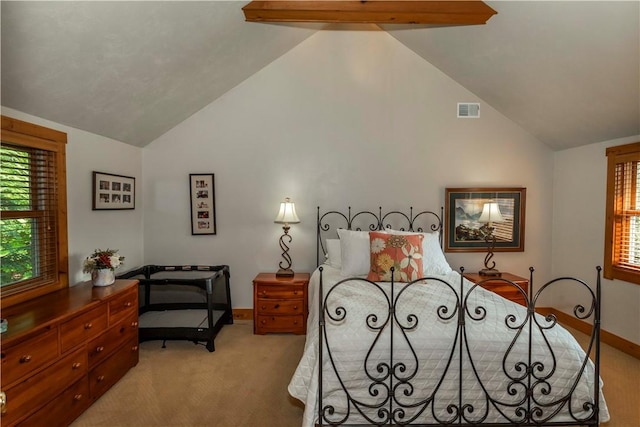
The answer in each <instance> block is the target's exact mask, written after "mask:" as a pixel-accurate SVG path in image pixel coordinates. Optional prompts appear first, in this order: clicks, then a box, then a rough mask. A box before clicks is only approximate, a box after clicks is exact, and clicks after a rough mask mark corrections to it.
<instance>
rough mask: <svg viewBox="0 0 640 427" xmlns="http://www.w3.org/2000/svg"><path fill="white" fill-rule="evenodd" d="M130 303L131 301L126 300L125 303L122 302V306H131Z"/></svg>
mask: <svg viewBox="0 0 640 427" xmlns="http://www.w3.org/2000/svg"><path fill="white" fill-rule="evenodd" d="M131 305H132V304H131V301H127V302H125V303H124V306H125V307H131Z"/></svg>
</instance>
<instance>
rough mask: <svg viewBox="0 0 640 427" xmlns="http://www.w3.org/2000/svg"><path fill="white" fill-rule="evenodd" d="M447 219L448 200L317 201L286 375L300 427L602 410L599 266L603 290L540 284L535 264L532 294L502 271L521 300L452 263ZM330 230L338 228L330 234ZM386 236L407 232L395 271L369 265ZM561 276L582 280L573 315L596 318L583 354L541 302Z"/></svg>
mask: <svg viewBox="0 0 640 427" xmlns="http://www.w3.org/2000/svg"><path fill="white" fill-rule="evenodd" d="M441 231H442V210H440V212H439V213H435V212H431V211H422V212H418V213H415V214H414V212H413V208H410V210H409V212H408V213H403V212H400V211H390V212H383V211H382V208H378V211H377V212H374V211H360V212H355V213H352V212H351V208H349V209H348V211H347V212H339V211H328V212H325V213H322V212H321V211H320V208H318V219H317V235H318V254H317V259H318V264H319V267H318V269H317V270H316V271H315V272H314V273H313V274H312V277H311V281H310V284H309V310H310V312H309V319H308V323H307V325H308V328H307V340H306V343H305V349H304V353H303V356H302V358H301V360H300V362H299V364H298V366H297V368H296V371H295V373H294V375H293V377H292V379H291V381H290V383H289V387H288V389H289V393H290V394H291V395H292V396H293V397H295V398H297V399H299V400H301V401H302V402H303V403H304V404H305V412H304V417H303V423H302V425H303V427H311V426H314V425H320V426H324V425H344V426H348V425H351V426H355V425H360V426H369V425H411V426H441V425H466V426H481V425H482V426H504V425H519V426H540V425H563V426H570V425H574V426H577V425H588V426H598V425H599V423H600V422H605V421H608V419H609V413H608V410H607V406H606V402H605V400H604V398H603V396H602V391H601V386H602V384H601V381H600V379H599V361H600V360H599V359H600V347H599V327H600V318H599V316H600V307H599V297H600V279H599V269H597V270H596V273H595V276H596V285H595V286H594V288H595V290H594V289H592V287H591V286H589V285H588V284H587V283H586V282H584V281H582V280H580V279H575V278H568V277H562V278H558V279H555V280H552V281H550V282H548V283H546V284H544V285H542V286H536V288H537V291H536V292H535V293H534V286H533V284H534V282H533V275H534V272H533V269H531V273H530V274H531V281H530V284H531V286H530V287H529V292H528V293H525V292H524V291H523V290H522V289H521V288H520V287H519V286H518V285H517V284H515V283H512V282H509V281H507V280H505V284H508V285H509V286H514V287H515V288H516V289H517V290H518V291H519V292H521V293H522V294H523V297H524V298H525V301H526V303H527V304H526V306H521V305H519V304H515V303H513V302H511V301H509V300H506V299H504V298H503V297H501V296H499V295H497V294H494V293H492V292H489V291H487V290H485V289H483V288H482V287H481V286H480V284H473V283H471V282H469V281H467V280H466V279H464V278H463V276H462V274H461V273H462V271H461V272H458V271H453V270H452V269H451V267H450V266H449V265H448V263H447V262H446V259H445V257H444V254H443V253H442V249H441V246H442V233H441ZM336 232H337V234H338V235H339V237H340V239H339V240H336V239H335V238H331V237H328V236H332V234H333V236H335V234H336ZM333 236H332V237H333ZM416 236H417V237H416ZM378 238H384V239H386V240H385V242H386V244H387V247H388V248H390V247H391V246H393V245H394V244H395V243H394V242H407V241H409V242H412V243H413V245H411V244H408V245H407V246H402V247H401V246H399V245H398V246H396V247H395V250H396V252H398V251H402V253H403V254H404V255H403V256H401V257H400V258H398V259H396V260H395V261H396V262H395V263H393V264H388V266H391V267H390V268H389V269H388V270H389V271H390V275H389V274H388V273H389V271H387V270H385V272H384V273H381V272H380V271H377V272H375V273H376V274H372V273H371V272H372V271H373V270H375V268H374V267H372V265H374V266H376V265H378V264H380V262H379V261H380V257H377V258H376V257H375V256H372V253H375V252H376V250H378V251H379V250H380V249H381V248H383V247H384V245H381V246H380V247H376V244H377V243H378V242H377V240H376V239H378ZM374 242H375V243H374ZM418 246H420V247H418ZM399 259H402V260H404V261H402V262H399V261H398V260H399ZM367 260H368V264H367V262H366V261H367ZM407 267H408V268H407ZM412 267H415V268H412ZM418 267H421V268H418ZM396 269H397V270H402V272H403V273H402V274H400V271H395V270H396ZM366 270H368V272H367V271H366ZM385 275H386V276H385ZM372 278H373V279H374V280H370V279H372ZM492 280H495V278H492ZM554 286H572V287H573V288H575V294H576V298H577V299H576V301H580V302H579V303H578V304H576V306H575V310H574V315H575V316H576V317H577V318H578V319H580V320H584V321H590V322H592V323H593V325H594V327H593V328H592V330H593V332H592V335H591V337H590V339H589V341H588V347H587V352H586V353H585V351H583V349H582V348H581V347H580V345H579V344H578V343H577V342H576V340H575V339H574V338H573V336H572V335H571V334H570V333H569V332H568V331H567V330H566V329H564V328H563V327H562V326H561V325H559V324H558V323H557V321H556V319H555V318H554V316H552V315H548V316H542V315H540V314H536V313H535V308H536V302H537V301H538V298H539V297H540V295H543V294H544V293H545V292H548V291H549V289H551V288H553V287H554ZM572 292H573V289H572ZM587 354H590V355H592V357H593V361H592V360H591V359H590V358H589V357H587ZM320 367H322V368H320Z"/></svg>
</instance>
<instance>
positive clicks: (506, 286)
mask: <svg viewBox="0 0 640 427" xmlns="http://www.w3.org/2000/svg"><path fill="white" fill-rule="evenodd" d="M464 277H465V278H466V279H468V280H469V281H471V282H473V283H480V286H482V287H483V288H484V289H486V290H488V291H491V292H495V293H496V294H498V295H500V296H502V297H504V298H506V299H508V300H511V301H513V302H516V303H518V304H520V305H525V304H526V299H525V297H524V295H523V294H522V293H521V292H520V291H519V290H518V288H516V287H515V286H513V285H512V284H510V283H507V282H505V281H504V280H500V279H506V280H509V281H511V282H513V283H515V284H517V285H518V286H520V287H521V288H522V290H523V291H524V293H525V294H526V293H527V292H528V291H529V280H528V279H525V278H524V277H520V276H516V275H515V274H511V273H502V276H501V277H499V278H496V277H487V276H481V275H479V274H477V273H465V274H464Z"/></svg>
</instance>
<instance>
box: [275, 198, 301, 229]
mask: <svg viewBox="0 0 640 427" xmlns="http://www.w3.org/2000/svg"><path fill="white" fill-rule="evenodd" d="M274 222H275V223H276V224H297V223H298V222H300V218H298V214H296V205H295V204H294V203H293V202H292V201H291V200H290V199H289V198H288V197H287V198H286V199H285V200H284V202H282V203H280V211H278V215H277V216H276V219H275V221H274Z"/></svg>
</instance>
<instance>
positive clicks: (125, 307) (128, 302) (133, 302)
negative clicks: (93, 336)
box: [109, 288, 138, 326]
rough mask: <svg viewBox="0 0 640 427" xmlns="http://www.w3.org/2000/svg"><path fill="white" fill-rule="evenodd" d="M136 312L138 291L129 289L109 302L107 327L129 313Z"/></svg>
mask: <svg viewBox="0 0 640 427" xmlns="http://www.w3.org/2000/svg"><path fill="white" fill-rule="evenodd" d="M137 312H138V289H137V288H131V289H129V290H128V291H127V292H124V293H123V294H122V295H118V296H117V297H115V298H114V299H113V300H111V301H109V326H111V325H115V324H116V323H118V322H120V321H121V320H123V319H124V318H125V317H127V316H129V315H130V314H131V313H137Z"/></svg>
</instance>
